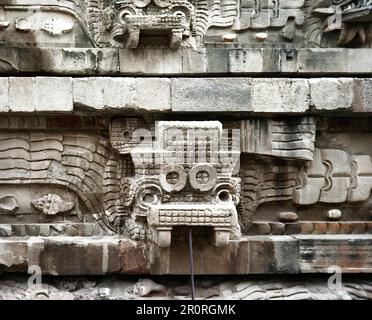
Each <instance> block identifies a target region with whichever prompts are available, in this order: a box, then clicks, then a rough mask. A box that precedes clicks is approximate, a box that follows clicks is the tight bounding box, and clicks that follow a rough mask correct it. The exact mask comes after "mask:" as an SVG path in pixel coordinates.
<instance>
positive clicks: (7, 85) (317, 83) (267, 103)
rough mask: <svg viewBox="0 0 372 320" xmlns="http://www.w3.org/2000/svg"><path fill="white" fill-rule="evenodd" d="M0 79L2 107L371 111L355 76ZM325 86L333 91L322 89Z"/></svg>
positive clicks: (40, 109) (43, 109)
mask: <svg viewBox="0 0 372 320" xmlns="http://www.w3.org/2000/svg"><path fill="white" fill-rule="evenodd" d="M0 80H1V83H2V86H1V91H0V93H1V94H0V106H2V107H1V109H0V112H7V111H18V112H20V111H25V112H30V111H37V112H46V111H57V112H68V111H71V110H72V105H74V107H75V108H78V109H79V108H85V109H84V110H86V111H106V112H107V111H115V110H116V111H120V110H127V111H136V110H137V111H139V110H141V111H149V112H155V111H156V112H168V111H170V110H172V111H173V112H247V113H251V112H253V113H258V114H261V113H268V114H276V113H277V114H283V113H291V114H299V113H301V112H307V113H315V114H316V113H318V112H324V113H328V112H337V113H339V111H340V110H341V109H342V110H347V111H350V112H351V111H353V112H369V109H368V108H369V107H368V106H369V104H370V99H369V94H368V90H369V89H368V88H369V86H368V85H369V82H368V81H367V79H355V78H337V79H333V78H316V79H310V80H306V79H294V78H271V79H263V78H259V79H258V78H257V79H256V78H255V79H252V78H204V79H199V78H113V77H90V78H73V79H71V78H64V77H62V78H59V77H27V78H25V77H19V78H15V77H10V78H0ZM327 88H330V91H331V92H332V94H326V91H327V90H328V89H327ZM325 90H326V91H325ZM39 92H41V93H40V94H39ZM309 97H310V98H309ZM226 101H228V103H226ZM351 108H353V109H351Z"/></svg>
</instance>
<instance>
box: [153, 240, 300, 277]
mask: <svg viewBox="0 0 372 320" xmlns="http://www.w3.org/2000/svg"><path fill="white" fill-rule="evenodd" d="M187 252H188V247H187V246H186V245H183V246H177V247H170V248H159V249H157V248H152V258H151V261H152V264H151V273H152V274H167V273H169V274H188V273H189V267H188V266H189V264H188V253H187ZM194 252H198V253H199V254H197V255H195V256H194V268H195V273H196V274H245V273H249V274H260V273H278V272H279V273H282V272H283V273H297V272H298V260H297V259H298V256H297V252H298V249H297V241H295V240H294V239H293V238H291V237H288V236H276V237H267V236H256V237H245V238H243V239H242V240H240V241H230V242H229V244H228V247H227V248H225V249H223V248H218V247H215V248H212V247H209V246H208V245H207V244H203V243H201V242H199V243H195V245H194ZM216 265H219V266H220V267H219V268H218V269H216V268H215V267H214V266H216Z"/></svg>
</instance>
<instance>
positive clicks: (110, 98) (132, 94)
mask: <svg viewBox="0 0 372 320" xmlns="http://www.w3.org/2000/svg"><path fill="white" fill-rule="evenodd" d="M74 104H75V107H78V108H88V109H89V108H91V109H92V110H111V111H115V110H120V109H126V110H137V111H138V110H146V111H167V110H170V80H169V79H163V78H110V77H102V78H95V77H92V78H77V79H74Z"/></svg>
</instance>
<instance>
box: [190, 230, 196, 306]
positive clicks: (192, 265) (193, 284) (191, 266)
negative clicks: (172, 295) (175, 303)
mask: <svg viewBox="0 0 372 320" xmlns="http://www.w3.org/2000/svg"><path fill="white" fill-rule="evenodd" d="M189 263H190V277H191V299H192V300H195V279H194V257H193V252H192V229H191V228H190V229H189Z"/></svg>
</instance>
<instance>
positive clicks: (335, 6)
mask: <svg viewBox="0 0 372 320" xmlns="http://www.w3.org/2000/svg"><path fill="white" fill-rule="evenodd" d="M310 8H311V9H310V10H311V17H309V21H308V22H309V26H310V30H309V32H308V34H309V35H311V36H310V38H309V41H310V42H312V43H314V44H316V45H318V46H319V45H322V42H323V43H325V45H326V46H329V45H333V43H334V44H336V45H339V46H353V47H360V46H369V45H370V43H371V41H372V2H371V1H369V0H362V1H358V0H327V1H315V2H314V3H313V4H312V5H311V7H310ZM333 32H335V33H337V34H338V39H337V38H336V37H334V36H332V35H330V36H328V33H333ZM327 41H328V43H327ZM332 41H333V42H332Z"/></svg>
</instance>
